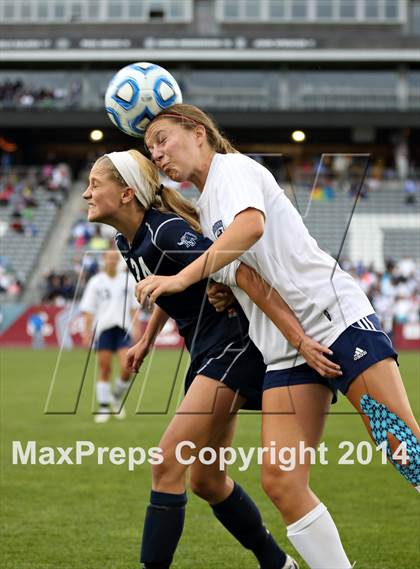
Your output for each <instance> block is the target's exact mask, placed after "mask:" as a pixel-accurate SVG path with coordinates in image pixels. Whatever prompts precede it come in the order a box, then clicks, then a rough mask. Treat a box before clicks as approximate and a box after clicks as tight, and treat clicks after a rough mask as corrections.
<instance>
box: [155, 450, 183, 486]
mask: <svg viewBox="0 0 420 569" xmlns="http://www.w3.org/2000/svg"><path fill="white" fill-rule="evenodd" d="M161 450H162V454H161V456H162V460H161V462H160V464H153V465H152V478H153V483H154V485H155V486H160V485H162V484H163V485H166V484H173V483H176V482H178V481H179V480H182V478H183V476H184V473H185V470H186V467H184V466H182V465H181V464H180V463H179V462H178V461H177V460H176V457H175V453H174V452H173V450H171V449H165V447H163V448H162V449H161Z"/></svg>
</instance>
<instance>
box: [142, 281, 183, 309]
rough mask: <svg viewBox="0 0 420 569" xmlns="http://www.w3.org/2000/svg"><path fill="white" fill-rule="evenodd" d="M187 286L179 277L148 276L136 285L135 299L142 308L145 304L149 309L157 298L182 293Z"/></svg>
mask: <svg viewBox="0 0 420 569" xmlns="http://www.w3.org/2000/svg"><path fill="white" fill-rule="evenodd" d="M187 286H188V285H187V284H186V283H185V282H184V280H183V279H182V277H180V276H179V275H174V276H172V277H160V276H156V275H150V276H149V277H146V278H145V279H144V280H142V281H141V282H139V283H138V284H137V286H136V298H137V300H138V301H139V303H140V304H141V305H142V306H146V303H147V304H148V306H149V308H150V307H151V306H152V305H153V304H154V303H155V302H156V300H157V299H158V298H159V296H161V295H166V296H168V295H171V294H176V293H177V292H182V291H183V290H185V289H186V288H187Z"/></svg>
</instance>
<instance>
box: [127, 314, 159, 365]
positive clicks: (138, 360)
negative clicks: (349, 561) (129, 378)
mask: <svg viewBox="0 0 420 569" xmlns="http://www.w3.org/2000/svg"><path fill="white" fill-rule="evenodd" d="M168 318H169V316H168V315H167V314H166V312H165V311H164V310H162V309H161V308H159V306H155V307H154V309H153V313H152V316H151V318H150V320H149V322H148V323H147V326H146V329H145V331H144V334H143V336H142V337H141V338H140V340H139V341H138V342H137V344H134V346H132V347H131V348H130V349H129V350H128V352H127V368H128V370H129V371H131V372H137V371H138V369H139V367H140V366H141V364H142V363H143V360H144V359H145V357H146V356H147V354H148V353H149V351H150V350H151V348H152V347H153V344H154V343H155V340H156V337H157V336H158V335H159V333H160V332H161V330H162V328H163V327H164V326H165V324H166V322H167V320H168Z"/></svg>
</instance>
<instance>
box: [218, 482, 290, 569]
mask: <svg viewBox="0 0 420 569" xmlns="http://www.w3.org/2000/svg"><path fill="white" fill-rule="evenodd" d="M212 509H213V513H214V515H215V516H216V518H217V519H218V520H219V521H220V522H221V523H222V524H223V525H224V526H225V528H226V529H227V530H228V531H229V532H230V533H231V534H232V535H233V536H234V537H235V538H236V539H237V540H238V541H239V543H241V544H242V545H243V546H244V547H246V548H247V549H250V550H251V551H252V552H253V553H254V555H255V557H256V558H257V559H258V561H259V563H260V566H261V569H281V568H282V567H283V565H284V563H285V561H286V554H285V553H284V551H283V550H282V549H280V547H279V546H278V545H277V543H276V542H275V541H274V539H273V536H272V535H271V533H270V532H269V531H268V530H267V529H266V528H265V526H264V524H263V521H262V518H261V514H260V512H259V510H258V508H257V506H256V505H255V503H254V502H253V501H252V500H251V498H250V497H249V496H248V495H247V494H246V493H245V492H244V490H243V489H242V488H241V487H240V486H239V484H236V483H235V485H234V487H233V492H232V493H231V494H230V496H228V497H227V498H226V500H223V502H220V504H215V505H213V506H212Z"/></svg>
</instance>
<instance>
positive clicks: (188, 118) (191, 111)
mask: <svg viewBox="0 0 420 569" xmlns="http://www.w3.org/2000/svg"><path fill="white" fill-rule="evenodd" d="M160 118H162V119H168V120H172V121H174V122H175V121H178V122H180V124H181V126H182V128H185V129H186V130H193V129H194V128H195V127H196V126H197V125H201V126H204V128H205V129H206V134H207V141H208V143H209V145H210V147H211V148H212V149H213V150H214V151H215V152H218V153H219V154H233V153H236V152H238V150H236V148H235V147H234V146H233V145H232V144H231V143H230V142H229V140H228V139H227V138H226V137H225V136H224V135H223V134H222V133H221V132H220V130H219V129H218V128H217V126H216V123H215V122H214V121H213V119H212V118H211V117H210V116H209V115H207V114H206V113H205V112H204V111H202V110H201V109H199V108H198V107H195V106H194V105H186V104H183V103H178V104H176V105H172V107H169V109H168V110H166V111H162V112H161V113H160V114H158V115H157V116H156V117H155V118H154V119H153V120H152V121H151V123H149V126H150V124H152V123H155V122H156V121H157V120H159V119H160ZM149 126H148V127H149ZM146 132H147V131H146Z"/></svg>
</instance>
